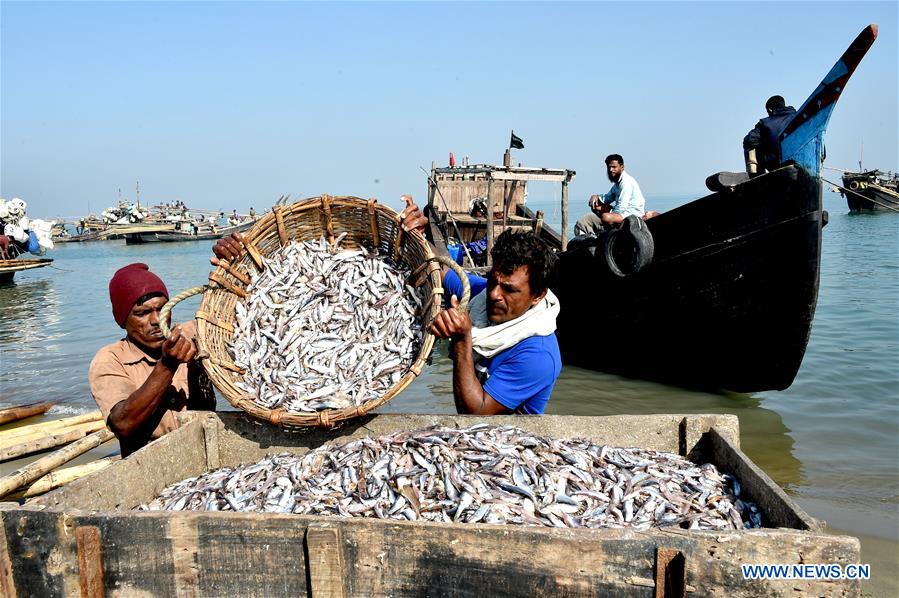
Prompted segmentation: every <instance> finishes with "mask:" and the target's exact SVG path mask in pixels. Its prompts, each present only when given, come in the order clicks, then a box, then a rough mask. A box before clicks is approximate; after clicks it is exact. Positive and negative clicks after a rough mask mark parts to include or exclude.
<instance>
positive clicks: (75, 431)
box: [0, 421, 106, 461]
mask: <svg viewBox="0 0 899 598" xmlns="http://www.w3.org/2000/svg"><path fill="white" fill-rule="evenodd" d="M105 427H106V423H105V422H103V421H93V422H87V423H83V424H79V425H77V426H73V427H71V428H64V429H62V430H59V431H57V433H55V434H53V433H51V434H48V435H45V436H42V437H39V438H29V439H28V440H25V441H23V442H18V443H16V444H13V445H11V446H4V447H2V448H0V461H9V460H10V459H16V458H18V457H24V456H25V455H31V454H34V453H39V452H41V451H45V450H47V449H51V448H55V447H57V446H62V445H63V444H68V443H70V442H72V441H74V440H78V439H79V438H84V437H85V436H87V435H88V434H90V433H92V432H96V431H97V430H100V429H102V428H105Z"/></svg>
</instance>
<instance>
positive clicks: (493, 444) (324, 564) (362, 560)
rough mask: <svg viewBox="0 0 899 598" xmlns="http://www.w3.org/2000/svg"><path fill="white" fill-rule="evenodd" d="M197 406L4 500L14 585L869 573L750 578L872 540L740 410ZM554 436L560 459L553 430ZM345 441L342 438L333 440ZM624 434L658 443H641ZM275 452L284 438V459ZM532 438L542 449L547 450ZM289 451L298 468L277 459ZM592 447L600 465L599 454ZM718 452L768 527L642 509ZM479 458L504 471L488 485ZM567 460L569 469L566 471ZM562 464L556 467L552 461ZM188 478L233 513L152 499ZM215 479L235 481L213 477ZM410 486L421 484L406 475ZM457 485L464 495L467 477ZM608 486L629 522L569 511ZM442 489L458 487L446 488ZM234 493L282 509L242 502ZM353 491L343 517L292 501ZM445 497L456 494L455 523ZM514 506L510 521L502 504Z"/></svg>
mask: <svg viewBox="0 0 899 598" xmlns="http://www.w3.org/2000/svg"><path fill="white" fill-rule="evenodd" d="M183 417H184V425H182V427H181V428H179V429H178V430H176V431H175V432H173V433H171V434H168V435H166V436H165V437H163V438H161V439H160V440H158V441H156V442H153V443H151V444H150V445H148V446H147V447H145V448H143V449H141V450H140V451H138V452H137V453H135V454H134V455H132V456H131V457H129V458H128V459H125V460H123V461H121V462H118V463H115V464H112V465H110V466H109V467H107V468H106V469H105V470H104V471H103V473H102V474H99V475H91V476H88V477H86V478H83V479H82V480H79V481H76V482H73V483H72V484H70V485H69V486H66V487H64V488H61V489H59V490H57V491H54V492H52V493H50V494H47V495H45V496H43V497H40V498H38V499H35V500H32V501H31V502H28V503H25V505H21V506H20V505H15V504H9V503H7V504H6V505H4V506H5V508H4V509H2V510H0V514H2V525H0V534H2V536H0V546H2V547H3V551H4V552H3V554H2V555H0V560H2V562H3V567H2V568H0V581H2V584H3V586H2V587H3V590H4V593H5V595H10V596H16V595H20V596H24V595H45V596H62V595H72V594H77V593H78V592H81V593H82V594H83V595H90V596H94V595H102V594H103V593H104V592H106V593H109V594H110V595H113V594H114V595H122V596H129V595H176V594H191V595H197V596H221V595H239V596H288V595H289V596H299V595H315V596H317V595H328V596H375V595H397V596H418V595H448V594H461V595H499V596H512V595H533V594H535V593H538V594H546V595H570V596H598V595H635V596H653V595H655V596H662V595H666V596H674V595H678V596H683V595H685V593H690V594H692V595H697V596H699V595H722V596H723V595H727V596H762V595H765V596H769V595H782V596H785V595H790V596H794V595H797V592H802V593H806V594H814V595H828V596H836V595H840V596H843V595H849V596H852V595H857V594H858V592H859V582H857V581H830V580H795V579H794V580H747V579H744V577H743V574H742V571H741V568H740V565H741V564H744V563H746V564H755V563H778V564H797V565H798V564H801V563H828V564H840V565H844V566H845V565H848V564H852V563H857V562H858V560H859V554H860V548H859V543H858V540H856V539H855V538H851V537H846V536H832V535H829V534H827V533H826V532H825V531H824V528H823V525H822V524H821V523H820V522H818V521H816V520H814V519H812V518H810V517H809V516H808V515H806V514H805V513H804V512H803V511H802V509H800V508H799V507H798V506H796V504H795V503H794V502H793V501H792V500H791V499H790V498H789V497H788V496H787V495H786V494H785V493H784V492H783V491H782V490H781V489H780V488H778V487H777V486H776V484H774V483H773V482H772V481H771V480H770V479H769V478H768V477H767V476H766V475H765V474H764V472H762V471H761V470H759V469H758V468H757V467H756V466H755V465H754V464H753V463H752V462H751V461H750V460H749V459H748V458H747V457H746V456H745V455H744V454H743V453H742V452H741V451H740V449H739V430H738V422H737V419H736V417H734V416H726V415H651V416H612V417H577V416H540V417H527V416H495V417H491V418H480V417H474V416H450V415H375V414H367V415H365V416H362V417H359V418H356V419H353V420H351V421H348V422H346V423H345V424H344V425H343V426H342V427H339V428H336V429H331V430H322V429H307V430H301V431H296V432H287V431H284V430H280V429H277V428H272V427H269V426H265V425H262V424H259V423H257V422H254V421H253V420H251V419H249V418H247V417H246V416H244V415H243V414H239V413H217V414H200V413H187V414H184V416H183ZM512 430H515V432H512ZM504 434H505V435H507V436H508V435H510V434H511V435H512V436H508V437H504V436H503V435H504ZM503 438H505V440H503ZM385 439H386V440H385ZM574 439H586V440H581V441H575V440H574ZM347 443H351V444H347ZM352 443H355V444H352ZM513 443H514V444H515V448H514V449H513V448H510V446H511V444H513ZM546 443H549V445H548V446H550V449H551V451H550V453H552V454H556V455H558V456H559V457H560V458H559V459H556V458H554V457H553V456H552V454H550V453H547V452H546V450H548V449H545V448H541V447H543V445H544V444H546ZM326 445H327V447H329V450H328V451H327V452H325V451H323V450H322V447H324V446H326ZM378 446H380V447H381V448H380V449H379V448H378ZM352 447H355V448H352ZM614 447H640V451H630V452H621V451H620V450H619V449H617V448H614ZM379 451H380V452H379ZM397 451H399V452H397ZM403 451H406V452H405V453H404V452H403ZM453 451H456V452H458V453H459V454H458V455H457V461H458V462H461V461H463V460H464V461H467V462H468V464H467V465H466V467H469V469H468V474H467V477H464V478H461V479H460V478H454V475H453V472H452V471H450V470H448V467H447V466H448V465H449V464H450V463H451V461H447V460H445V459H443V457H446V456H447V454H450V453H452V452H453ZM591 451H592V452H591ZM646 451H660V452H665V453H673V454H674V455H668V456H665V457H664V459H665V460H666V461H664V463H662V464H661V465H660V464H659V462H657V461H653V462H652V463H649V462H648V461H647V458H646V457H647V455H648V454H649V453H647V452H646ZM388 453H390V454H394V456H396V459H393V465H389V464H385V463H384V462H382V461H383V459H384V457H385V456H386V455H388ZM415 453H418V455H417V456H416V455H415ZM272 455H280V456H279V457H277V458H276V459H274V460H272V459H271V458H269V459H267V460H266V458H267V457H270V456H272ZM440 455H443V457H440ZM531 455H534V456H537V457H539V459H538V461H537V462H536V463H534V464H533V466H528V464H527V462H526V461H527V459H530V458H532V457H531ZM354 456H355V457H360V456H361V457H360V458H361V460H362V462H360V461H359V460H355V461H354V460H353V459H354V458H355V457H354ZM497 456H499V457H501V458H500V459H498V460H497V458H496V457H497ZM678 456H679V457H678ZM513 457H514V458H513ZM680 457H683V458H686V459H688V460H689V461H690V462H692V465H691V464H686V463H683V462H681V461H680V460H679V458H680ZM521 458H524V459H525V460H524V462H523V461H522V460H521ZM653 458H655V456H653ZM278 459H281V461H278ZM290 459H293V461H292V463H293V464H295V465H296V468H295V469H293V470H291V468H290V467H287V468H286V469H284V470H278V467H281V466H282V465H284V463H287V462H289V461H290ZM584 459H589V460H591V461H593V462H594V464H596V463H600V464H601V466H598V469H597V468H594V469H593V470H591V469H590V467H589V464H588V463H584V462H583V460H584ZM522 463H524V464H522ZM254 464H255V465H254ZM707 464H710V465H707ZM239 466H242V467H243V469H239ZM711 466H714V468H715V469H716V470H717V471H719V472H720V473H721V474H722V475H727V476H733V477H734V478H735V479H736V480H739V483H740V486H741V492H740V497H739V498H740V499H741V500H742V501H745V502H747V503H749V502H751V503H753V504H755V505H757V508H758V512H759V513H760V514H761V517H762V520H761V523H762V525H763V527H761V528H759V529H733V527H734V526H731V525H728V524H727V522H726V521H725V522H724V523H723V524H720V529H710V530H703V529H689V528H690V527H698V526H694V525H693V522H694V520H689V517H688V518H687V519H681V520H679V521H673V520H671V519H670V517H669V518H668V520H667V521H666V517H665V515H666V513H667V514H669V515H670V514H672V513H679V514H680V515H683V514H684V513H682V512H680V511H679V510H678V509H677V508H675V509H669V508H668V507H667V506H666V507H665V508H664V509H662V510H661V511H660V512H659V515H660V516H659V520H660V521H661V522H663V523H675V525H674V526H666V527H650V526H644V525H643V523H645V520H646V516H647V515H648V512H649V511H651V512H652V513H655V512H656V508H651V509H646V508H645V507H646V502H647V500H648V499H652V498H653V496H652V495H653V493H655V494H657V495H658V496H656V497H655V499H656V500H657V503H656V504H657V505H658V504H661V502H662V501H663V500H664V501H669V502H672V503H678V504H679V503H680V501H681V500H682V497H681V498H679V497H677V496H674V495H673V493H674V486H672V485H669V486H667V487H665V488H660V489H659V490H658V491H655V490H652V491H650V490H651V484H648V483H647V476H645V475H643V477H640V476H641V475H642V474H647V473H648V474H649V476H648V477H658V474H661V475H662V476H663V477H664V476H667V477H672V476H673V472H671V471H670V468H671V467H674V468H676V469H681V470H683V472H684V475H685V476H686V478H685V485H684V488H685V489H687V491H688V492H689V493H690V496H691V497H690V499H689V500H691V501H694V500H696V499H697V497H701V496H702V494H703V488H704V487H705V484H706V483H707V482H705V481H703V479H704V474H706V477H707V478H709V479H712V478H715V475H712V473H711ZM254 467H255V469H254ZM225 468H233V469H232V470H228V469H225ZM430 469H433V471H429V470H430ZM606 470H609V471H606ZM693 470H698V471H693ZM216 471H219V472H223V473H221V474H220V475H221V476H223V477H222V479H219V480H218V481H217V480H216V479H213V478H205V484H202V485H197V484H196V482H197V481H198V480H200V479H202V478H201V477H200V476H203V475H204V474H208V473H210V472H216ZM338 471H339V472H340V473H337V472H338ZM385 471H386V477H387V478H389V479H390V480H392V482H391V483H392V486H391V488H392V492H393V494H392V496H393V498H392V499H390V500H391V501H392V502H393V504H392V505H390V506H384V507H383V509H382V507H381V505H380V504H378V505H377V510H381V513H380V516H384V517H385V518H384V519H380V518H379V515H377V514H376V513H375V510H376V507H375V506H374V505H373V504H372V505H366V504H365V502H363V501H364V500H366V499H365V498H364V496H363V498H362V500H355V499H354V498H352V496H356V497H357V498H358V495H359V494H360V493H363V494H366V493H367V494H368V495H369V498H371V496H370V495H371V494H375V495H376V496H379V495H377V488H375V487H368V483H369V482H371V481H372V480H375V481H377V480H379V479H382V480H383V479H385V473H384V472H385ZM476 471H477V472H480V478H481V479H485V480H486V483H487V485H488V486H489V489H487V490H485V489H484V488H482V487H481V486H480V484H481V482H479V481H478V480H477V479H476V478H477V476H476V475H475V474H474V473H473V472H476ZM560 471H561V472H568V474H570V475H567V476H566V479H567V481H565V482H564V483H562V484H559V481H560V479H562V478H559V477H558V475H557V474H558V473H559V472H560ZM576 471H579V472H581V473H575V472H576ZM602 471H606V473H605V474H603V473H601V472H602ZM235 472H237V473H235ZM544 473H545V474H546V475H547V476H548V478H549V479H552V481H553V482H552V483H549V482H548V481H546V482H545V481H544V480H543V479H542V478H543V474H544ZM585 474H586V475H589V476H595V477H597V478H603V476H605V477H604V478H603V479H598V481H597V482H596V483H597V486H596V488H599V489H600V490H602V491H603V493H604V494H605V496H606V498H605V499H604V498H602V497H600V496H599V494H600V492H599V491H590V490H586V491H585V490H584V487H585V486H584V485H585V484H588V483H593V482H592V481H590V480H584V479H582V477H583V475H585ZM716 475H717V474H716ZM487 476H491V479H487ZM493 476H495V478H494V477H493ZM191 478H193V480H190V479H191ZM354 478H355V479H354ZM621 478H623V479H621ZM183 480H188V482H186V484H187V485H190V484H194V485H193V486H191V487H190V488H189V489H188V490H187V492H186V493H185V494H184V495H183V496H182V498H181V499H177V500H176V501H175V503H180V504H170V507H177V508H181V509H184V508H194V507H197V506H200V505H202V507H203V508H206V509H210V510H213V511H215V512H209V511H192V510H181V511H169V510H164V511H156V510H139V509H140V507H141V505H144V506H145V507H147V506H151V503H152V502H153V501H154V500H156V499H157V497H160V496H162V498H161V499H160V500H162V501H165V500H167V498H166V497H168V498H171V497H173V496H175V495H174V494H173V488H175V487H174V486H173V485H174V484H177V483H179V482H181V481H183ZM223 480H226V481H223ZM424 480H432V482H431V483H433V484H434V485H435V486H436V487H437V488H438V491H437V492H436V493H435V494H428V489H427V488H424V487H422V486H419V485H418V484H419V483H420V482H421V481H424ZM613 480H614V481H613ZM712 481H713V482H714V479H712ZM304 482H309V483H308V484H306V485H305V486H303V487H304V488H305V491H313V490H316V489H317V490H318V491H319V496H318V499H319V500H318V501H317V502H316V501H311V502H310V501H308V500H307V499H308V498H309V496H308V495H307V496H301V495H302V492H296V493H292V494H291V495H290V497H289V498H284V497H285V496H288V494H287V489H288V487H291V488H293V489H296V488H299V487H300V486H302V485H303V483H304ZM427 483H428V482H425V485H427ZM672 483H673V481H672ZM216 484H220V486H219V487H220V488H222V489H223V490H224V492H222V493H217V492H216V491H213V492H211V493H210V492H209V490H210V488H214V487H215V486H216ZM410 487H414V488H415V492H413V493H409V492H407V490H408V489H409V488H410ZM184 488H186V486H185V487H184ZM366 488H367V489H366ZM440 488H442V491H440V490H439V489H440ZM451 488H455V490H450V489H451ZM615 488H618V490H617V491H616V490H615ZM637 490H640V491H641V492H643V495H642V498H641V499H640V500H641V501H642V504H641V503H639V501H636V502H634V504H632V506H631V507H630V508H628V507H625V506H624V504H625V503H627V502H628V500H629V499H633V496H636V495H637ZM694 490H695V492H694ZM485 491H488V492H491V493H492V494H493V495H494V498H495V499H497V500H495V501H494V502H493V503H491V504H490V508H489V509H487V512H483V511H484V509H483V508H482V507H483V504H481V505H480V506H478V504H477V501H482V500H483V492H485ZM606 491H607V492H606ZM619 492H620V493H621V494H619ZM453 493H455V494H457V495H456V496H453V497H451V496H449V495H450V494H453ZM388 494H389V493H388ZM528 494H532V495H533V496H530V497H528V496H527V495H528ZM593 494H596V496H593ZM726 494H727V492H720V491H719V495H718V496H713V495H712V493H711V492H710V493H709V494H708V495H707V496H705V498H704V499H702V502H704V503H705V504H706V505H707V506H709V507H710V508H711V509H717V508H718V507H719V506H720V505H722V504H724V499H725V498H727V499H729V500H731V501H733V500H734V497H733V496H725V495H726ZM326 495H333V496H331V498H330V499H329V498H328V497H327V496H326ZM466 495H468V497H467V498H466ZM472 495H475V496H474V498H472ZM323 497H324V498H323ZM609 497H611V500H613V501H615V503H616V504H617V505H619V507H620V508H619V509H616V510H618V511H621V513H620V514H619V513H613V512H612V510H611V509H609V510H608V512H609V513H612V515H611V517H610V518H609V519H608V521H607V523H611V524H612V525H617V527H612V528H591V527H586V526H585V527H581V528H575V527H569V526H568V524H569V523H571V521H569V519H570V518H580V519H578V522H579V523H581V524H583V523H587V522H588V521H587V520H589V519H591V517H592V518H593V519H595V520H599V519H601V518H602V517H601V516H602V515H603V513H601V512H600V511H602V509H599V510H597V509H595V508H594V512H593V513H592V514H589V515H588V514H586V513H579V514H577V515H572V513H573V512H574V511H571V510H570V509H567V508H562V507H568V506H573V505H570V504H569V502H574V503H584V504H588V503H589V501H592V500H593V499H594V498H596V499H597V500H599V502H600V503H602V502H604V500H609ZM348 498H349V500H346V499H348ZM182 499H183V500H182ZM294 499H302V501H301V502H302V504H303V505H305V506H300V508H298V505H299V504H300V503H292V502H291V501H292V500H294ZM438 499H439V500H438ZM441 501H444V504H443V505H440V504H438V503H440V502H441ZM529 501H530V502H531V503H532V506H533V505H534V504H536V506H537V508H536V510H535V511H534V512H532V513H528V509H523V508H522V505H526V504H527V503H528V502H529ZM375 502H377V501H375ZM416 502H417V504H416ZM232 503H234V504H232ZM466 503H467V504H466ZM590 504H594V505H595V504H597V503H595V502H594V503H590ZM253 505H255V506H253ZM435 505H436V507H435ZM510 505H517V506H515V508H510ZM157 506H158V505H157ZM307 507H308V508H307ZM234 508H237V509H242V508H260V509H267V511H268V512H234V511H233V510H232V509H234ZM304 509H305V510H304ZM341 510H343V511H344V512H343V513H342V514H343V515H344V516H335V515H323V514H293V512H306V513H328V512H340V511H341ZM279 511H287V512H279ZM390 511H393V513H391V512H390ZM625 511H626V512H625ZM688 511H689V510H688ZM438 512H440V513H443V512H445V513H446V515H447V516H448V517H449V519H451V520H452V522H446V520H445V519H443V517H442V515H438V514H437V513H438ZM719 512H722V513H723V512H727V509H722V510H721V511H719ZM372 514H374V515H375V516H372ZM432 515H433V517H432ZM391 517H401V518H402V520H397V519H393V518H391ZM729 517H730V516H728V517H727V518H729ZM503 518H505V519H506V521H505V522H504V523H500V521H501V520H502V519H503ZM720 519H726V518H725V517H720ZM677 523H680V524H681V525H677ZM624 524H632V525H624ZM556 525H559V527H556ZM713 525H719V524H713ZM685 528H686V529H685Z"/></svg>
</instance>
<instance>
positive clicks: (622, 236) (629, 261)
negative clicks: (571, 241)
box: [603, 216, 655, 278]
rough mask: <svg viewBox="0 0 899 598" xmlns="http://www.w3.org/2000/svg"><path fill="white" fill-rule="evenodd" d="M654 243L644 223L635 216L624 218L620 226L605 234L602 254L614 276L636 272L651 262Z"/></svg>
mask: <svg viewBox="0 0 899 598" xmlns="http://www.w3.org/2000/svg"><path fill="white" fill-rule="evenodd" d="M654 253H655V243H654V241H653V240H652V233H651V232H649V229H648V228H647V227H646V223H645V222H644V221H643V220H642V219H640V218H637V217H636V216H628V217H627V218H625V220H624V222H623V223H622V224H621V227H619V228H616V229H612V230H610V231H609V232H607V233H606V234H605V239H604V243H603V255H604V256H605V259H606V266H608V268H609V271H611V272H612V274H614V275H615V276H618V277H620V278H624V277H625V276H630V275H632V274H636V273H637V272H639V271H641V270H643V269H644V268H646V267H647V266H648V265H649V264H651V263H652V258H653V254H654Z"/></svg>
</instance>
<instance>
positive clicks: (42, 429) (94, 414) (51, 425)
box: [0, 410, 103, 447]
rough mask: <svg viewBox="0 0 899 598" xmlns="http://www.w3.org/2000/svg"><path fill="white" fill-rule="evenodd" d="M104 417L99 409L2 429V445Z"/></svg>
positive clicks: (0, 437)
mask: <svg viewBox="0 0 899 598" xmlns="http://www.w3.org/2000/svg"><path fill="white" fill-rule="evenodd" d="M102 419H103V414H102V413H100V411H99V410H96V411H91V412H89V413H83V414H81V415H74V416H72V417H64V418H62V419H54V420H50V421H43V422H40V423H37V424H31V425H28V426H19V427H18V428H10V429H9V430H3V431H0V447H2V446H8V445H10V444H13V443H17V442H19V441H20V439H22V438H26V439H27V438H29V437H35V436H44V435H47V434H50V433H58V432H59V430H61V429H64V428H70V427H72V426H76V425H78V424H83V423H86V422H93V421H101V420H102Z"/></svg>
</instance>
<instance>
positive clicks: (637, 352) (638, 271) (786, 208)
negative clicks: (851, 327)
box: [553, 25, 877, 392]
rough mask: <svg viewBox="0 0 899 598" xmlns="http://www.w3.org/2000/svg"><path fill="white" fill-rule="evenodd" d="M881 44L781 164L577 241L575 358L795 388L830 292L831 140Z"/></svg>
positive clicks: (857, 49) (569, 309) (785, 135)
mask: <svg viewBox="0 0 899 598" xmlns="http://www.w3.org/2000/svg"><path fill="white" fill-rule="evenodd" d="M876 36H877V26H876V25H871V26H869V27H867V28H865V29H864V30H863V31H862V32H861V33H860V34H859V36H858V37H857V38H856V39H855V41H854V42H853V43H852V45H851V46H850V47H849V48H848V49H847V50H846V52H845V53H844V54H843V56H842V57H841V58H840V60H838V61H837V63H836V64H835V65H834V67H833V68H832V69H831V71H830V72H829V73H828V74H827V76H826V77H825V78H824V80H823V81H822V82H821V84H820V85H819V86H818V88H817V89H816V90H815V91H814V92H813V93H812V94H811V96H810V97H809V98H808V99H807V100H806V101H805V103H804V104H802V106H801V107H800V109H799V110H798V111H797V112H796V115H795V116H794V117H793V119H792V120H790V121H789V122H788V123H786V125H785V128H784V129H783V131H782V132H781V133H780V135H779V136H778V139H779V141H780V144H781V155H782V161H781V167H780V168H778V169H776V170H774V171H772V172H769V173H767V174H764V175H761V176H757V177H755V178H752V179H750V178H749V177H748V176H746V175H745V174H743V173H730V174H725V173H720V174H719V176H713V177H709V178H710V179H712V180H711V181H707V184H709V186H710V188H711V190H712V191H715V192H714V193H713V194H711V195H708V196H706V197H703V198H701V199H697V200H695V201H692V202H690V203H687V204H685V205H683V206H680V207H678V208H676V209H673V210H671V211H669V212H666V213H663V214H661V215H659V216H657V217H655V218H651V219H649V220H646V221H645V222H644V221H641V220H636V222H631V225H630V226H628V227H623V228H622V229H617V230H614V231H612V232H607V233H603V234H602V235H600V236H599V237H596V238H593V239H575V240H572V242H571V243H570V245H569V250H568V251H566V252H563V253H562V254H560V256H559V258H560V259H559V265H558V268H557V273H556V274H557V281H556V282H555V283H554V284H553V289H554V291H555V293H556V295H558V297H559V299H560V302H561V305H562V311H561V314H560V316H559V318H558V337H559V344H560V347H561V349H562V357H563V360H564V361H565V362H566V363H573V364H576V365H580V366H583V367H587V368H590V369H595V370H601V371H606V372H612V373H616V374H622V375H625V376H630V377H635V378H643V379H650V380H661V381H665V382H673V383H675V384H681V385H685V386H698V387H707V388H725V389H729V390H734V391H740V392H755V391H761V390H770V389H774V390H782V389H785V388H787V387H789V386H790V384H792V382H793V379H794V378H795V376H796V373H797V371H798V370H799V366H800V364H801V363H802V358H803V355H804V354H805V349H806V345H807V343H808V339H809V334H810V331H811V325H812V318H813V316H814V313H815V306H816V303H817V298H818V278H819V266H820V260H821V237H822V228H823V227H824V225H825V224H826V223H827V213H826V212H824V211H823V210H822V197H821V192H822V179H821V176H820V169H821V162H822V148H823V137H824V132H825V129H826V127H827V123H828V120H829V119H830V115H831V112H832V111H833V108H834V106H835V104H836V102H837V99H838V98H839V96H840V94H841V93H842V92H843V90H844V89H845V86H846V83H847V81H848V80H849V78H850V76H851V75H852V73H853V71H854V70H855V68H856V66H858V64H859V62H860V61H861V59H862V57H863V56H864V55H865V53H866V52H867V51H868V48H869V47H870V46H871V44H872V43H873V42H874V40H875V38H876ZM740 175H742V176H740ZM713 183H714V184H713ZM647 258H649V259H647ZM647 263H648V265H647Z"/></svg>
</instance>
